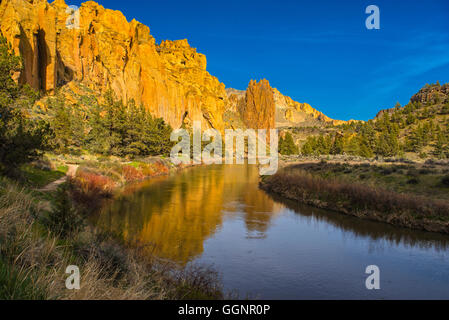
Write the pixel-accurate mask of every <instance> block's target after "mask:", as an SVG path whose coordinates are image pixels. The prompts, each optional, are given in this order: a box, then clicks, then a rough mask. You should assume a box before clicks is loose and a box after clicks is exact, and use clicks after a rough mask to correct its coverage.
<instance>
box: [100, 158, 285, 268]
mask: <svg viewBox="0 0 449 320" xmlns="http://www.w3.org/2000/svg"><path fill="white" fill-rule="evenodd" d="M257 180H258V169H257V167H255V166H245V167H242V166H210V167H203V168H194V169H188V170H186V171H184V172H181V173H178V174H176V175H174V176H171V177H163V178H159V179H157V181H155V180H152V181H151V182H145V183H143V184H140V185H139V186H135V185H134V186H132V187H131V188H132V191H133V192H127V191H125V192H124V194H122V196H121V197H120V198H118V199H116V200H115V201H114V202H112V203H111V204H110V205H108V206H107V207H106V208H105V209H104V210H103V212H102V213H101V215H100V216H99V219H98V222H97V224H98V225H99V226H101V227H103V228H104V229H107V230H109V231H112V232H114V233H116V234H121V235H122V236H123V237H124V239H125V240H127V241H138V242H139V243H143V244H151V246H150V247H151V249H148V250H151V252H153V253H155V254H156V255H157V256H159V257H161V258H165V259H170V260H173V261H176V262H179V263H182V264H185V263H187V262H188V261H191V260H192V259H194V258H195V257H197V256H199V255H201V254H202V252H203V243H204V241H205V240H206V239H207V238H208V237H210V236H211V235H213V234H214V233H215V232H216V230H217V229H219V228H220V227H221V225H222V222H223V219H224V215H223V212H226V213H227V214H226V217H227V218H229V217H232V215H233V213H241V212H243V213H244V214H245V223H246V226H247V229H248V232H249V233H250V234H251V235H252V236H253V237H264V236H265V233H266V231H267V229H268V228H269V225H270V220H271V219H272V218H273V217H274V216H275V215H276V212H277V211H279V209H280V208H282V206H281V205H279V204H276V203H275V202H274V201H273V200H272V199H271V198H270V197H269V196H268V195H266V194H265V193H263V192H260V191H259V190H258V186H257V183H254V182H255V181H256V182H257Z"/></svg>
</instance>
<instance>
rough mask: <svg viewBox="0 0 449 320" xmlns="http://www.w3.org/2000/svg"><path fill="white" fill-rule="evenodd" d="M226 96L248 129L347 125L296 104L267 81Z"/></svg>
mask: <svg viewBox="0 0 449 320" xmlns="http://www.w3.org/2000/svg"><path fill="white" fill-rule="evenodd" d="M226 92H227V94H228V106H229V107H228V111H229V112H233V113H236V112H237V113H239V114H240V116H241V119H242V120H243V123H245V125H246V126H247V127H248V126H249V127H251V128H253V127H254V125H255V124H257V125H264V126H265V127H266V128H273V127H276V128H285V127H304V126H318V127H320V126H325V125H328V124H332V125H340V124H343V123H345V121H340V120H333V119H331V118H329V117H327V116H326V115H324V114H323V113H322V112H320V111H318V110H316V109H314V108H312V106H310V105H309V104H307V103H300V102H296V101H294V100H293V99H291V98H290V97H287V96H284V95H283V94H282V93H280V92H279V90H277V89H275V88H272V87H271V86H270V84H269V82H268V81H267V80H262V81H261V82H259V83H257V82H255V81H251V82H250V84H249V86H248V89H247V90H246V91H240V90H236V89H231V88H229V89H226ZM273 104H274V108H273ZM273 120H274V122H273ZM267 126H268V127H267Z"/></svg>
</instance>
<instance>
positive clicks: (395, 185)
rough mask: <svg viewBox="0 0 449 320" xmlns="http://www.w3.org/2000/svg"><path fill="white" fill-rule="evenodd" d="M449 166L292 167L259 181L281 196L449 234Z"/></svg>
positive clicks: (336, 164)
mask: <svg viewBox="0 0 449 320" xmlns="http://www.w3.org/2000/svg"><path fill="white" fill-rule="evenodd" d="M448 174H449V171H448V168H447V166H445V165H436V164H431V163H427V164H395V163H383V164H379V163H376V164H370V163H358V164H348V163H341V162H327V161H321V162H308V161H305V162H302V163H296V164H290V165H287V166H285V167H284V168H282V169H281V170H279V172H278V173H277V174H276V175H274V176H270V177H265V178H263V179H262V180H261V182H260V187H261V188H262V189H263V190H265V191H267V192H272V193H275V194H278V195H280V196H282V197H285V198H288V199H291V200H295V201H298V202H301V203H304V204H308V205H312V206H315V207H319V208H323V209H329V210H333V211H337V212H340V213H344V214H347V215H352V216H356V217H359V218H364V219H370V220H374V221H380V222H386V223H389V224H392V225H396V226H401V227H406V228H412V229H417V230H425V231H431V232H439V233H445V234H449V199H448V197H449V186H448V181H449V178H448Z"/></svg>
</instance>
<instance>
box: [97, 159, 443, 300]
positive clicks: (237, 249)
mask: <svg viewBox="0 0 449 320" xmlns="http://www.w3.org/2000/svg"><path fill="white" fill-rule="evenodd" d="M258 173H259V171H258V169H257V167H255V166H248V165H242V166H238V165H234V166H226V165H222V166H218V165H217V166H203V167H196V168H190V169H186V170H184V171H181V172H178V173H176V174H174V175H171V176H168V177H160V178H156V179H152V180H151V181H147V182H143V183H140V184H137V185H133V186H131V187H129V188H127V190H125V191H124V192H123V193H122V194H121V195H120V196H119V197H117V198H116V199H114V201H111V202H110V203H109V204H107V205H106V206H105V207H104V209H103V210H102V212H101V213H99V215H98V217H97V220H98V221H97V225H98V226H100V227H101V228H104V229H105V230H108V231H112V232H114V233H115V234H119V235H121V236H122V237H124V238H125V239H126V240H128V241H139V243H145V244H149V245H148V249H147V250H148V251H149V252H148V254H155V255H156V256H158V257H159V258H162V259H168V260H171V261H175V262H177V263H179V264H180V265H188V264H206V265H213V266H214V268H215V269H217V271H219V273H220V275H221V278H222V282H223V285H224V288H225V289H226V290H227V291H234V292H238V294H239V297H240V298H246V297H250V298H258V299H449V236H446V235H439V234H433V233H426V232H419V231H414V230H408V229H404V228H399V227H394V226H390V225H388V224H384V223H378V222H371V221H365V220H361V219H358V218H354V217H349V216H345V215H342V214H339V213H336V212H330V211H325V210H320V209H315V208H311V207H308V206H303V205H299V204H297V203H294V202H291V201H286V200H283V199H280V198H279V197H275V196H272V195H268V194H266V193H265V192H264V191H262V190H260V189H259V188H258V181H259V176H258ZM150 251H151V252H150ZM369 265H376V266H378V267H379V268H380V284H381V289H380V290H367V289H366V286H365V280H366V278H367V277H368V275H367V274H365V270H366V267H367V266H369Z"/></svg>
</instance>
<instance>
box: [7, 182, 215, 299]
mask: <svg viewBox="0 0 449 320" xmlns="http://www.w3.org/2000/svg"><path fill="white" fill-rule="evenodd" d="M47 207H48V205H46V204H45V203H43V202H42V200H41V199H39V198H37V197H36V195H35V194H33V193H31V192H29V191H27V190H26V189H24V188H22V187H20V186H19V185H18V184H16V183H13V182H11V181H8V180H5V179H2V178H0V299H18V300H22V299H26V300H30V299H37V300H42V299H64V300H72V299H75V300H155V299H156V300H161V299H196V298H198V297H209V298H214V299H219V298H221V297H222V293H221V287H220V285H219V283H218V281H216V277H215V274H214V273H213V272H211V271H210V270H205V269H204V270H203V269H199V270H195V271H194V272H188V271H187V270H185V269H182V268H178V267H175V266H171V265H169V264H163V263H159V262H158V261H157V260H155V259H152V258H151V257H147V256H144V255H143V253H142V252H141V251H142V250H140V249H139V248H136V249H133V248H130V247H127V246H126V245H125V244H122V243H119V242H117V241H116V240H115V239H114V238H113V237H111V236H109V235H105V234H103V233H99V232H98V231H96V230H95V228H93V227H86V226H84V225H82V224H77V223H78V217H76V214H77V213H76V212H74V211H72V209H73V207H72V206H71V204H70V201H69V200H68V199H67V189H66V188H62V189H60V190H59V191H58V192H57V200H56V202H55V205H54V207H53V208H52V211H51V212H47V209H46V208H47ZM42 222H44V223H42ZM71 224H75V226H71ZM70 265H76V266H78V267H79V269H80V272H81V290H75V291H71V290H68V289H67V288H66V287H65V280H66V278H67V275H66V274H65V270H66V268H67V267H68V266H70Z"/></svg>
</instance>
